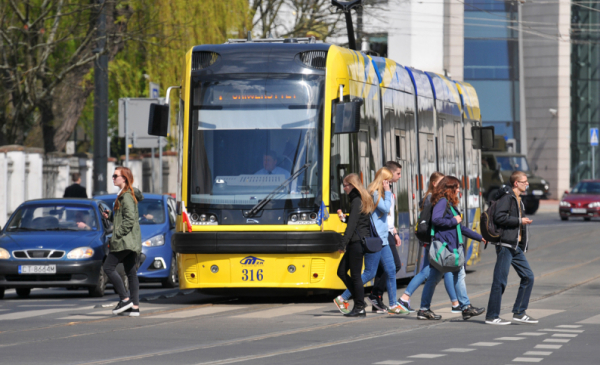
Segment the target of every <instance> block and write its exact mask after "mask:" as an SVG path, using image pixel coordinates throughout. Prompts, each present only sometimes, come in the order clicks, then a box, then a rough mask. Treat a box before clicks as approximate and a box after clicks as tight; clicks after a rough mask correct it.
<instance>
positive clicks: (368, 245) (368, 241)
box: [354, 215, 383, 253]
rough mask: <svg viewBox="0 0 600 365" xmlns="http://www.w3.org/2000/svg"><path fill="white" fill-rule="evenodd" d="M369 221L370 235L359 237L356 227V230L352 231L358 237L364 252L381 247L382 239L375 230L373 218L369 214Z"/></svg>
mask: <svg viewBox="0 0 600 365" xmlns="http://www.w3.org/2000/svg"><path fill="white" fill-rule="evenodd" d="M369 223H370V225H371V226H370V230H371V236H369V237H361V236H360V234H358V227H357V228H356V230H355V231H354V232H355V233H356V235H357V236H358V237H359V238H360V242H361V244H362V245H363V248H364V250H365V252H366V253H375V252H379V251H381V249H382V248H383V240H382V239H381V238H380V237H379V235H378V234H377V230H376V229H375V225H374V224H373V219H372V218H371V216H370V215H369Z"/></svg>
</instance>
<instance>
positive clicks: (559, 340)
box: [544, 338, 571, 343]
mask: <svg viewBox="0 0 600 365" xmlns="http://www.w3.org/2000/svg"><path fill="white" fill-rule="evenodd" d="M569 341H571V340H568V339H566V338H547V339H545V340H544V342H560V343H567V342H569Z"/></svg>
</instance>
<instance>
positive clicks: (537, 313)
mask: <svg viewBox="0 0 600 365" xmlns="http://www.w3.org/2000/svg"><path fill="white" fill-rule="evenodd" d="M562 312H564V309H527V315H529V316H531V317H533V318H537V319H539V318H544V317H548V316H551V315H554V314H558V313H562ZM500 317H501V318H502V319H505V320H507V321H512V317H513V314H512V313H506V314H503V315H500Z"/></svg>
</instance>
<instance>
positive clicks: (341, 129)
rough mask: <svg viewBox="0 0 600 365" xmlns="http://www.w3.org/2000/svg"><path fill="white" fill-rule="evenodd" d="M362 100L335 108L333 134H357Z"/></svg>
mask: <svg viewBox="0 0 600 365" xmlns="http://www.w3.org/2000/svg"><path fill="white" fill-rule="evenodd" d="M362 104H363V101H362V99H359V98H356V99H354V100H352V101H349V102H346V103H338V104H337V105H336V106H335V130H334V133H335V134H343V133H358V130H359V128H360V107H361V105H362Z"/></svg>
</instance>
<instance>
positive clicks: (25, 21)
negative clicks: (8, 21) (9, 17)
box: [9, 0, 27, 24]
mask: <svg viewBox="0 0 600 365" xmlns="http://www.w3.org/2000/svg"><path fill="white" fill-rule="evenodd" d="M9 1H10V7H11V8H12V9H13V10H14V11H15V14H17V16H18V17H19V19H20V20H21V23H23V24H27V19H25V16H23V14H21V12H20V11H19V8H18V7H17V4H15V2H14V1H13V0H9Z"/></svg>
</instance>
